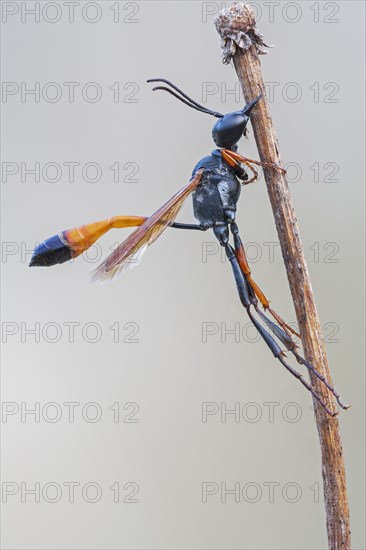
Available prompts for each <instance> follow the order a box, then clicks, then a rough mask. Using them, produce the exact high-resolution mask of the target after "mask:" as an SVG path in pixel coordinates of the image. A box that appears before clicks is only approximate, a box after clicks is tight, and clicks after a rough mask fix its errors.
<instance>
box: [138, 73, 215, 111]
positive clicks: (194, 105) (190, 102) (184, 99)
mask: <svg viewBox="0 0 366 550" xmlns="http://www.w3.org/2000/svg"><path fill="white" fill-rule="evenodd" d="M146 82H149V83H150V82H163V83H165V84H167V85H168V86H170V87H171V88H173V90H175V91H176V92H178V94H180V95H178V94H176V93H174V92H173V90H170V89H169V88H167V87H165V86H155V88H153V91H156V90H164V91H165V92H169V93H170V94H171V95H172V96H174V97H176V98H177V99H179V100H180V101H181V102H182V103H185V105H188V107H192V109H196V111H200V112H201V113H206V114H208V115H212V116H214V117H216V118H223V116H224V115H223V114H222V113H219V112H217V111H211V109H208V108H207V107H204V106H203V105H200V104H199V103H197V101H194V99H192V98H191V97H189V96H188V95H187V94H185V93H184V92H183V91H182V90H181V89H180V88H178V86H176V85H175V84H173V83H172V82H170V81H169V80H166V79H165V78H150V79H149V80H147V81H146ZM180 96H182V97H180Z"/></svg>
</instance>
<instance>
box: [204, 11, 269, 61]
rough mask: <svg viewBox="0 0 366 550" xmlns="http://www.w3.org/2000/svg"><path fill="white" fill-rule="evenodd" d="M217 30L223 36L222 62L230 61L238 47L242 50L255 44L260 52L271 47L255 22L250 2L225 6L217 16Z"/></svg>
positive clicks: (264, 51) (264, 52)
mask: <svg viewBox="0 0 366 550" xmlns="http://www.w3.org/2000/svg"><path fill="white" fill-rule="evenodd" d="M215 25H216V29H217V32H218V33H219V35H220V36H221V39H222V42H221V46H222V48H223V54H222V62H223V63H225V64H228V63H230V61H231V59H232V57H233V55H234V54H235V52H236V50H237V48H240V49H242V50H247V49H249V48H250V47H251V46H252V45H254V46H255V48H256V50H257V53H258V54H262V55H263V54H266V53H267V51H266V50H265V49H264V48H265V47H266V48H271V46H269V45H268V44H266V43H265V42H264V40H263V36H262V35H261V34H260V32H259V31H258V29H257V27H256V24H255V17H254V12H253V10H252V8H251V6H250V5H249V4H243V3H241V2H236V3H235V4H234V5H233V6H231V7H230V8H225V9H224V10H222V11H221V13H220V15H218V16H217V17H216V18H215Z"/></svg>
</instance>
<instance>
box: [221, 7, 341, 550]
mask: <svg viewBox="0 0 366 550" xmlns="http://www.w3.org/2000/svg"><path fill="white" fill-rule="evenodd" d="M215 24H216V28H217V30H218V32H219V34H220V36H221V38H222V40H223V48H224V52H223V61H224V63H229V62H230V61H231V59H233V61H234V66H235V69H236V72H237V74H238V77H239V80H240V83H241V86H242V89H243V93H244V96H245V99H246V101H247V102H248V101H250V100H252V99H253V98H254V97H256V96H257V95H258V94H259V93H260V92H263V93H264V95H265V89H264V82H263V78H262V71H261V65H260V61H259V54H263V53H266V51H265V47H266V46H267V45H266V44H265V42H264V40H263V37H262V35H261V34H260V33H259V32H258V30H257V29H256V23H255V18H254V13H253V10H252V9H251V7H250V6H249V5H244V4H234V5H233V6H232V7H231V8H229V9H225V10H223V11H222V12H221V14H220V15H219V17H218V18H217V19H216V21H215ZM251 122H252V126H253V131H254V136H255V139H256V143H257V147H258V152H259V155H260V159H261V160H262V161H269V162H273V163H279V164H280V163H281V159H280V153H279V147H278V142H277V138H276V134H275V130H274V127H273V121H272V117H271V114H270V110H269V105H268V101H267V99H266V98H264V99H263V100H261V101H260V102H259V103H258V104H257V106H256V109H255V112H253V115H252V116H251ZM264 175H265V179H266V184H267V190H268V194H269V198H270V201H271V205H272V210H273V214H274V219H275V223H276V228H277V233H278V237H279V241H280V244H281V250H282V255H283V258H284V262H285V266H286V270H287V276H288V280H289V285H290V289H291V293H292V298H293V302H294V306H295V311H296V316H297V320H298V324H299V329H300V334H301V340H302V344H303V348H304V353H305V357H306V359H307V360H308V361H310V362H311V363H312V364H313V365H314V366H315V367H316V368H317V370H318V371H319V372H320V373H321V374H322V375H323V376H324V377H325V379H326V380H327V381H328V382H329V383H330V384H331V383H332V380H331V376H330V372H329V367H328V362H327V356H326V351H325V347H324V342H323V338H322V334H321V325H320V322H319V318H318V314H317V310H316V305H315V299H314V295H313V290H312V287H311V282H310V277H309V272H308V268H307V265H306V261H305V257H304V252H303V247H302V244H301V240H300V235H299V228H298V224H297V220H296V216H295V211H294V207H293V204H292V200H291V196H290V191H289V187H288V184H287V181H286V177H285V175H284V174H281V173H280V172H279V171H276V170H273V169H268V168H264ZM310 378H311V382H312V385H313V386H314V388H315V390H316V392H317V393H318V394H319V395H320V396H321V397H322V399H323V400H324V401H325V403H327V404H328V406H329V408H330V409H333V410H335V404H334V401H333V399H332V396H331V394H330V393H329V392H328V391H327V388H326V387H325V386H324V385H323V384H321V383H320V381H319V380H318V379H317V378H316V377H315V376H314V375H313V373H311V372H310ZM314 411H315V418H316V423H317V428H318V433H319V439H320V446H321V455H322V473H323V483H324V497H325V509H326V518H327V532H328V543H329V548H330V549H331V550H341V549H342V550H349V549H350V547H351V541H350V520H349V509H348V499H347V489H346V475H345V467H344V460H343V452H342V444H341V438H340V434H339V424H338V420H337V418H334V417H331V416H329V415H328V414H327V413H326V412H325V410H324V409H323V407H321V406H319V404H318V403H316V402H314Z"/></svg>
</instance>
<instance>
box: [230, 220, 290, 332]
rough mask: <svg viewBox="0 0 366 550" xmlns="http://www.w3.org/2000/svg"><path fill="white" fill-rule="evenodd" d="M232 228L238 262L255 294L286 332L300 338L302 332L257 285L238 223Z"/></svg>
mask: <svg viewBox="0 0 366 550" xmlns="http://www.w3.org/2000/svg"><path fill="white" fill-rule="evenodd" d="M231 230H232V233H233V235H234V242H235V255H236V257H237V259H238V262H239V265H240V268H241V270H242V272H243V273H244V274H245V275H246V277H247V279H248V281H249V283H250V284H251V286H252V288H253V290H254V292H255V295H256V296H257V298H258V300H259V301H260V303H261V304H262V306H263V308H264V309H265V310H267V309H268V311H269V312H270V314H271V315H272V317H273V318H274V319H276V321H277V323H278V324H279V325H280V326H281V327H282V328H283V330H284V331H285V332H287V334H288V333H289V332H292V334H295V335H296V336H298V337H299V338H300V334H298V333H297V332H296V331H295V330H294V329H293V328H292V327H290V326H289V325H288V324H287V323H286V322H285V321H284V320H283V319H282V317H280V316H279V315H278V313H276V312H275V311H274V310H273V309H272V308H271V307H270V305H269V300H268V299H267V298H266V296H265V294H264V292H263V291H262V290H261V289H260V288H259V286H258V285H257V283H256V282H255V281H254V280H253V278H252V272H251V270H250V267H249V263H248V260H247V257H246V254H245V250H244V246H243V243H242V240H241V238H240V236H239V232H238V229H237V225H236V224H232V225H231Z"/></svg>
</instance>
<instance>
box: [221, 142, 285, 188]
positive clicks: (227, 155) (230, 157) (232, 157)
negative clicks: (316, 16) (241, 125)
mask: <svg viewBox="0 0 366 550" xmlns="http://www.w3.org/2000/svg"><path fill="white" fill-rule="evenodd" d="M221 155H222V156H223V158H224V159H225V160H226V162H227V163H228V164H230V165H231V166H233V164H232V163H233V162H235V161H238V162H242V163H243V164H245V165H246V166H248V167H249V168H251V170H254V169H253V167H251V166H249V165H250V164H256V165H257V166H266V167H267V168H274V169H275V170H277V172H282V173H283V174H286V170H285V169H284V168H281V166H279V165H278V164H276V163H275V162H265V161H259V160H253V159H248V158H247V157H243V156H242V155H239V153H235V152H234V151H231V150H230V149H223V150H222V151H221ZM248 183H249V182H248Z"/></svg>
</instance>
